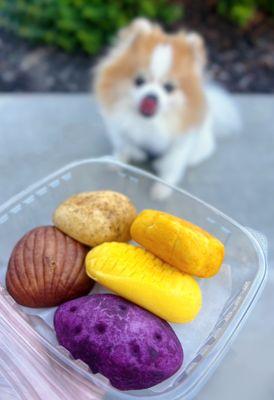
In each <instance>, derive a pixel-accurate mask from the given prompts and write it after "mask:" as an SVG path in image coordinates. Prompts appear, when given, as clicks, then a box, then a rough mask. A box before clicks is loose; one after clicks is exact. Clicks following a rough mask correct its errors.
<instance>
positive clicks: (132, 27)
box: [118, 18, 153, 40]
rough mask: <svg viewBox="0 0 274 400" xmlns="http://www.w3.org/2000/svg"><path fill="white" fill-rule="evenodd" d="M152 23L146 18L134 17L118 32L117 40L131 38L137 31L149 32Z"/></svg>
mask: <svg viewBox="0 0 274 400" xmlns="http://www.w3.org/2000/svg"><path fill="white" fill-rule="evenodd" d="M152 27H153V25H152V23H151V22H150V21H149V20H148V19H146V18H136V19H134V20H133V21H132V22H131V23H130V24H129V25H127V26H126V27H125V28H122V29H121V30H120V31H119V32H118V39H119V40H132V39H134V37H135V36H136V35H138V34H139V33H149V32H151V30H152Z"/></svg>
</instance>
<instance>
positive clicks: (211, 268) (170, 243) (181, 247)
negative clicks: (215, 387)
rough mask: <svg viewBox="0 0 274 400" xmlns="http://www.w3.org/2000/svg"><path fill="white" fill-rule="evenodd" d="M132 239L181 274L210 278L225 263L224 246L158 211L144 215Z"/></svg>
mask: <svg viewBox="0 0 274 400" xmlns="http://www.w3.org/2000/svg"><path fill="white" fill-rule="evenodd" d="M130 232H131V237H132V239H134V240H135V241H136V242H137V243H139V244H141V245H142V246H143V247H144V248H145V249H147V250H149V251H151V253H153V254H155V255H156V256H158V257H160V258H161V259H162V260H164V261H166V262H167V263H168V264H171V265H173V266H174V267H177V268H178V269H180V270H181V271H183V272H185V273H187V274H190V275H195V276H199V277H201V278H209V277H211V276H213V275H215V274H216V273H217V272H218V271H219V269H220V266H221V264H222V262H223V259H224V252H225V250H224V245H223V244H222V243H221V242H220V241H219V240H218V239H217V238H215V237H214V236H212V235H210V234H209V233H208V232H206V231H205V230H203V229H201V228H199V227H198V226H196V225H194V224H192V223H190V222H188V221H185V220H183V219H181V218H177V217H174V216H173V215H170V214H167V213H165V212H162V211H157V210H144V211H142V212H141V213H140V214H139V215H138V216H137V217H136V219H135V220H134V221H133V224H132V225H131V230H130Z"/></svg>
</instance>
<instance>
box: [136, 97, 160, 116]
mask: <svg viewBox="0 0 274 400" xmlns="http://www.w3.org/2000/svg"><path fill="white" fill-rule="evenodd" d="M156 108H157V101H156V100H155V98H153V97H150V96H147V97H145V98H144V99H143V100H142V101H141V103H140V108H139V110H140V112H141V113H142V114H143V115H145V116H147V117H150V116H152V115H154V114H155V112H156Z"/></svg>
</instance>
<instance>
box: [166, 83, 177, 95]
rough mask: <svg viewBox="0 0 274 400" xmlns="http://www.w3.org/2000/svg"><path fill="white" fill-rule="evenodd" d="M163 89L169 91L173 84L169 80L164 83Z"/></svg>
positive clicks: (173, 88) (171, 89) (172, 88)
mask: <svg viewBox="0 0 274 400" xmlns="http://www.w3.org/2000/svg"><path fill="white" fill-rule="evenodd" d="M164 89H165V91H166V92H167V93H171V92H173V91H174V90H175V85H174V84H173V83H171V82H166V83H164Z"/></svg>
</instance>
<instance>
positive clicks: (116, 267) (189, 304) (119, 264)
mask: <svg viewBox="0 0 274 400" xmlns="http://www.w3.org/2000/svg"><path fill="white" fill-rule="evenodd" d="M86 272H87V274H88V276H89V277H91V278H92V279H94V280H95V281H97V282H99V283H100V284H102V285H104V286H106V287H107V288H109V289H110V290H113V291H114V292H116V293H118V294H119V295H121V296H122V297H125V298H126V299H128V300H131V301H132V302H134V303H136V304H138V305H139V306H141V307H143V308H146V309H147V310H149V311H151V312H153V313H154V314H156V315H158V316H159V317H161V318H163V319H166V320H168V321H170V322H181V323H182V322H190V321H192V320H193V319H194V318H195V317H196V315H197V314H198V312H199V310H200V308H201V304H202V294H201V290H200V287H199V285H198V283H197V282H196V281H195V279H194V278H192V277H191V276H189V275H187V274H184V273H182V272H180V271H178V269H176V268H174V267H172V266H170V265H168V264H166V263H165V262H163V261H162V260H160V259H159V258H158V257H155V256H154V255H153V254H151V253H150V252H148V251H146V250H145V249H142V248H140V247H135V246H132V245H130V244H126V243H117V242H112V243H103V244H101V245H99V246H97V247H95V248H94V249H92V250H91V251H90V252H89V253H88V254H87V256H86Z"/></svg>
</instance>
